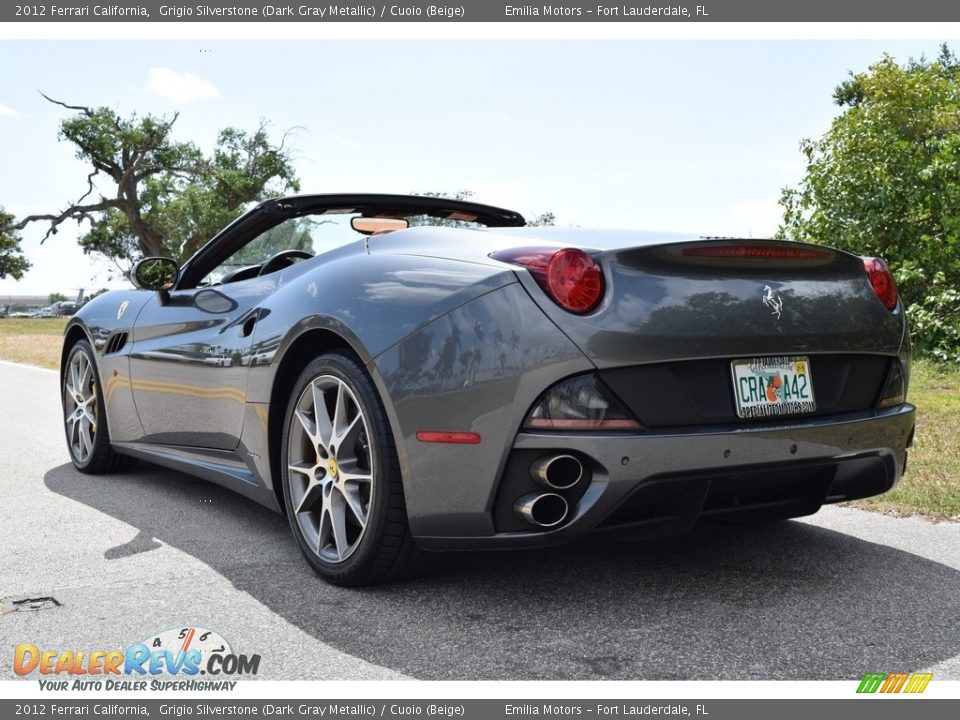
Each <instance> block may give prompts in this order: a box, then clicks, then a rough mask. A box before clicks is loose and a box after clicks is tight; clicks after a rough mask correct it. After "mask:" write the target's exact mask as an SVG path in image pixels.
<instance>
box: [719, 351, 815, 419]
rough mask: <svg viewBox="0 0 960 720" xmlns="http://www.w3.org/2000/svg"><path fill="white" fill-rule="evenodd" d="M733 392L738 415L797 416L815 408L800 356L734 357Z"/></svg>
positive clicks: (805, 364)
mask: <svg viewBox="0 0 960 720" xmlns="http://www.w3.org/2000/svg"><path fill="white" fill-rule="evenodd" d="M731 369H732V371H733V395H734V397H735V398H736V400H737V415H738V416H739V417H742V418H758V417H773V416H779V415H798V414H800V413H808V412H813V411H814V410H816V409H817V404H816V401H815V400H814V398H813V379H812V378H811V376H810V361H809V360H808V359H807V358H806V357H804V356H792V357H757V358H747V359H745V360H734V361H733V362H732V363H731Z"/></svg>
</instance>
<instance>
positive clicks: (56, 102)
mask: <svg viewBox="0 0 960 720" xmlns="http://www.w3.org/2000/svg"><path fill="white" fill-rule="evenodd" d="M38 92H39V91H38ZM40 95H41V96H43V99H44V100H46V101H47V102H52V103H53V104H54V105H59V106H60V107H64V108H66V109H67V110H79V111H80V112H82V113H83V114H84V115H86V116H87V117H93V110H91V109H90V108H88V107H87V106H86V105H67V104H66V103H65V102H63V101H62V100H54V99H53V98H52V97H50V96H49V95H46V94H44V93H42V92H41V93H40Z"/></svg>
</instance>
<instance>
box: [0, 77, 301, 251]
mask: <svg viewBox="0 0 960 720" xmlns="http://www.w3.org/2000/svg"><path fill="white" fill-rule="evenodd" d="M44 97H45V98H46V99H47V100H49V101H50V102H52V103H54V104H56V105H60V106H61V107H64V108H66V109H68V110H73V111H77V114H75V115H73V116H72V117H69V118H67V119H66V120H64V121H63V122H61V123H60V134H59V137H60V139H61V140H66V141H68V142H70V143H73V145H74V146H75V147H76V156H77V158H78V159H79V160H82V161H83V162H85V163H86V164H87V165H88V169H89V173H88V175H87V178H86V189H85V191H84V192H83V194H82V195H81V196H80V197H79V198H78V199H77V200H76V201H74V202H72V203H70V204H68V205H67V206H66V207H65V208H64V209H63V210H62V211H60V212H57V213H51V214H38V215H29V216H27V217H24V218H21V219H20V220H19V221H16V222H14V221H12V220H10V219H8V218H4V220H3V222H2V223H0V232H2V233H10V232H16V231H19V230H22V229H23V228H25V227H26V226H27V225H29V224H31V223H37V222H40V223H46V224H47V231H46V235H45V236H44V238H43V239H44V240H46V239H47V238H49V237H50V236H51V235H53V234H56V232H57V229H58V227H59V226H60V225H61V224H62V223H64V222H66V221H67V220H74V221H76V222H77V223H78V224H82V223H84V222H87V223H89V226H90V229H89V230H88V231H87V232H86V234H84V235H83V236H82V237H81V238H80V245H81V247H83V249H84V252H88V253H90V252H97V253H101V254H103V255H105V256H107V257H108V258H111V259H113V260H115V261H117V262H118V264H121V266H123V265H129V263H130V261H132V260H135V259H137V258H139V257H141V256H149V255H160V256H170V257H174V258H179V259H183V258H186V257H188V256H189V255H192V254H193V253H194V252H195V251H196V250H197V249H198V248H199V247H200V246H201V245H202V244H203V243H204V242H206V241H207V240H208V239H210V237H212V236H213V235H214V234H215V233H216V232H217V231H218V230H219V229H220V228H222V227H223V226H224V225H226V224H227V223H228V222H230V221H231V220H232V219H233V218H234V217H236V216H237V214H238V213H239V212H240V211H241V210H242V209H243V208H244V206H245V205H247V204H249V203H253V202H257V201H260V200H264V199H266V198H267V197H270V196H272V195H276V194H280V193H283V192H287V191H296V190H299V183H298V181H297V179H296V176H295V174H294V170H293V166H292V158H291V154H290V150H289V148H286V147H285V146H284V142H281V143H280V145H279V146H274V145H272V144H271V142H270V138H269V134H268V128H267V125H266V124H265V123H261V125H260V127H259V128H257V130H255V131H254V132H252V133H247V132H244V131H242V130H238V129H236V128H226V129H224V130H222V131H221V132H220V134H219V136H218V138H217V142H216V146H215V148H214V150H213V153H212V154H210V155H205V154H204V153H203V152H202V151H201V150H200V148H198V147H197V146H196V145H195V144H194V143H192V142H179V141H176V140H174V139H173V137H172V129H173V126H174V123H175V122H176V121H177V118H178V114H174V115H173V116H172V117H171V118H166V117H154V116H152V115H145V116H143V117H141V116H138V115H137V114H136V113H133V114H131V115H130V116H129V117H121V116H120V115H119V114H118V113H116V112H115V111H114V110H112V109H110V108H108V107H96V108H90V107H86V106H83V105H68V104H66V103H64V102H61V101H59V100H53V99H51V98H48V97H47V96H46V95H44ZM101 184H105V185H106V186H108V187H109V192H107V191H101V190H100V185H101ZM4 237H5V236H4Z"/></svg>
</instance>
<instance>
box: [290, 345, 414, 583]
mask: <svg viewBox="0 0 960 720" xmlns="http://www.w3.org/2000/svg"><path fill="white" fill-rule="evenodd" d="M282 448H283V454H282V457H281V463H282V465H281V467H282V485H283V498H284V504H285V506H286V510H287V517H288V519H289V521H290V527H291V529H292V530H293V534H294V536H295V537H296V539H297V542H298V544H299V545H300V549H301V551H302V552H303V554H304V556H305V557H306V559H307V561H308V562H309V563H310V565H311V567H313V569H314V570H315V571H316V572H317V574H319V575H320V576H321V577H323V578H324V579H325V580H327V581H328V582H331V583H334V584H337V585H370V584H374V583H377V582H382V581H384V580H390V579H396V578H399V577H403V576H406V575H409V574H411V573H412V572H414V571H415V570H417V569H419V568H420V567H421V566H422V561H423V553H422V551H421V550H420V549H419V548H418V547H417V546H416V545H415V544H414V541H413V538H412V537H411V536H410V532H409V529H408V527H407V514H406V507H405V505H404V498H403V485H402V482H401V478H400V468H399V463H398V461H397V452H396V448H395V445H394V441H393V436H392V434H391V432H390V427H389V424H388V423H387V419H386V414H385V413H384V410H383V406H382V404H381V403H380V399H379V397H378V395H377V392H376V388H375V387H374V385H373V383H372V381H371V380H370V378H369V376H368V375H367V373H366V372H365V371H364V369H363V367H362V366H361V365H360V364H359V363H357V362H356V361H355V360H354V359H353V358H352V357H350V356H348V355H345V354H342V353H328V354H325V355H322V356H320V357H318V358H317V359H316V360H314V361H313V362H311V363H310V364H309V365H308V366H307V367H306V368H305V369H304V370H303V372H302V373H301V375H300V378H299V380H298V381H297V384H296V385H295V386H294V390H293V392H292V394H291V397H290V402H289V405H288V407H287V413H286V417H285V422H284V433H283V441H282Z"/></svg>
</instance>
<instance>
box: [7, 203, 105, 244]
mask: <svg viewBox="0 0 960 720" xmlns="http://www.w3.org/2000/svg"><path fill="white" fill-rule="evenodd" d="M89 194H90V193H87V195H89ZM122 205H123V203H121V202H120V201H118V200H107V199H106V198H101V199H100V202H98V203H93V204H91V205H71V206H70V207H68V208H67V209H66V210H64V211H63V212H61V213H59V214H57V215H53V214H38V215H27V216H26V217H25V218H23V219H22V220H20V222H17V223H14V224H12V225H6V226H4V227H0V232H16V231H17V230H23V229H24V228H25V227H26V226H27V225H29V224H30V223H33V222H41V221H48V222H49V223H50V227H49V228H47V232H46V234H45V235H44V236H43V239H42V240H41V241H40V243H41V244H43V243H44V242H46V240H47V238H48V237H50V236H51V235H55V234H56V232H57V226H58V225H60V224H61V223H63V222H65V221H67V220H71V219H72V220H76V221H77V222H80V221H82V220H90V221H91V222H92V219H91V218H90V214H91V213H95V212H102V211H104V210H109V209H110V208H117V207H122Z"/></svg>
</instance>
